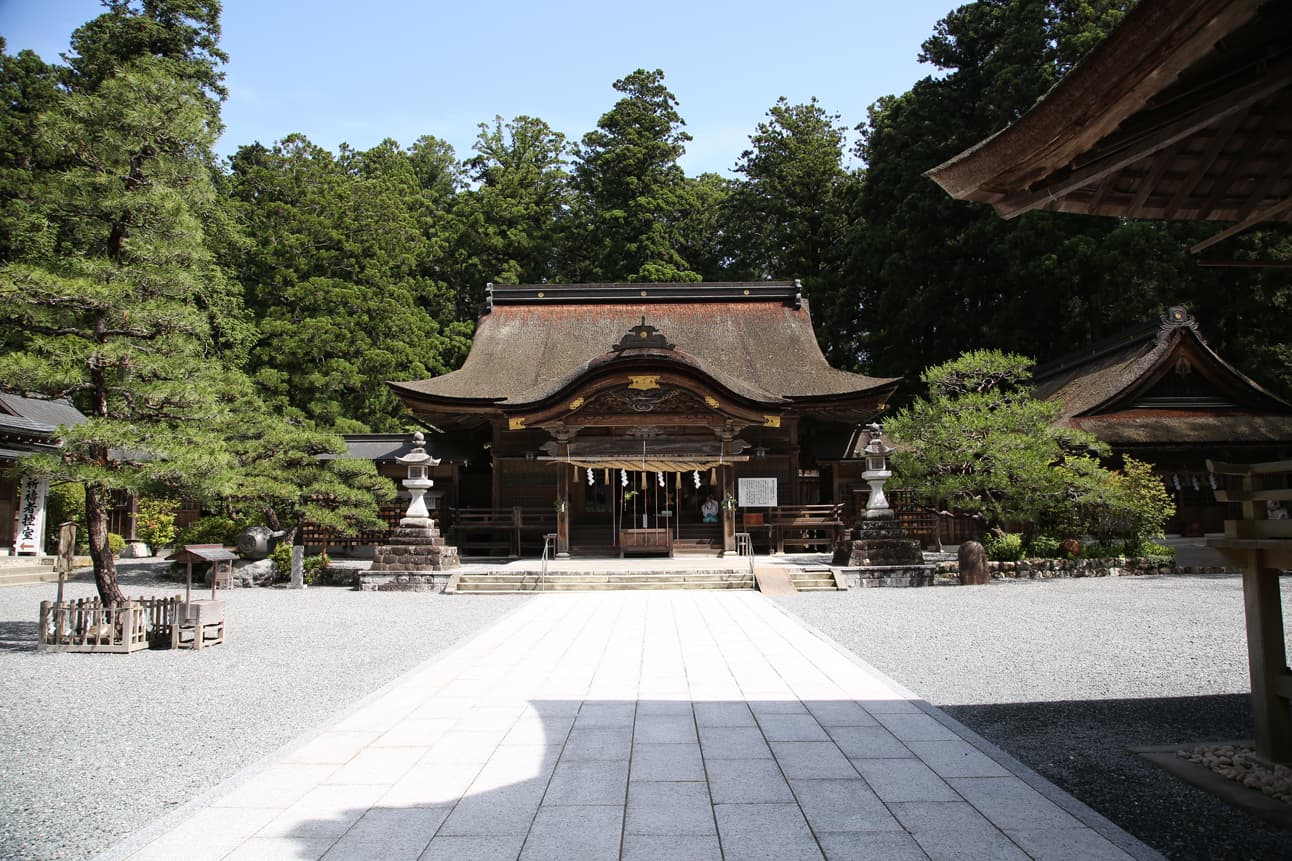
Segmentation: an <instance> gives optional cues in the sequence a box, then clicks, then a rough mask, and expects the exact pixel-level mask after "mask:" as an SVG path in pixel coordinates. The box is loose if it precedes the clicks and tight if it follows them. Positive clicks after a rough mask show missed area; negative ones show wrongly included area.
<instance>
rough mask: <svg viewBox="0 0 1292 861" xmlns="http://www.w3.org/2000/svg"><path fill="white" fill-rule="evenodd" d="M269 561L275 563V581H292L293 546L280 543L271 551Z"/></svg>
mask: <svg viewBox="0 0 1292 861" xmlns="http://www.w3.org/2000/svg"><path fill="white" fill-rule="evenodd" d="M269 561H270V562H272V563H274V579H275V580H278V581H283V580H290V579H291V576H292V545H290V544H284V543H282V542H279V543H278V544H276V545H274V549H273V550H270V551H269Z"/></svg>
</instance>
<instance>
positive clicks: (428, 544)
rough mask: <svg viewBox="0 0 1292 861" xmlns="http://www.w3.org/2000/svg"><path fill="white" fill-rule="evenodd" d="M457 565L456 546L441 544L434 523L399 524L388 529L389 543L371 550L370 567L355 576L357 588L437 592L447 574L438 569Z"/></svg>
mask: <svg viewBox="0 0 1292 861" xmlns="http://www.w3.org/2000/svg"><path fill="white" fill-rule="evenodd" d="M406 519H407V518H406ZM461 564H462V563H461V562H460V561H459V559H458V548H456V547H452V546H449V545H447V544H445V543H444V538H443V536H441V535H440V531H439V529H437V528H436V527H435V525H434V523H429V524H428V525H425V526H421V525H418V526H399V527H397V528H395V529H393V530H391V533H390V543H389V544H383V545H382V546H380V547H378V548H377V549H376V550H375V551H373V555H372V566H371V567H370V568H369V569H368V570H367V571H365V572H363V573H362V574H360V575H359V589H360V590H361V591H365V592H385V591H399V592H427V591H440V590H442V589H443V588H444V585H445V584H446V583H447V582H448V579H449V575H448V574H444V573H439V572H444V571H448V570H450V569H453V568H457V567H458V566H459V565H461Z"/></svg>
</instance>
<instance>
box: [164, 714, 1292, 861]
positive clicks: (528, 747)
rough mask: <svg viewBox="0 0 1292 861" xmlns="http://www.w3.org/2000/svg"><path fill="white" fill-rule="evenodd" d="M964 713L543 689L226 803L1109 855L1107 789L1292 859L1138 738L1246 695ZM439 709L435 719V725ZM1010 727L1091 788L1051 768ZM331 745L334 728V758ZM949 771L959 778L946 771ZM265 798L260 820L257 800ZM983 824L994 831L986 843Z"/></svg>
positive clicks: (443, 833)
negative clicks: (517, 722) (826, 767)
mask: <svg viewBox="0 0 1292 861" xmlns="http://www.w3.org/2000/svg"><path fill="white" fill-rule="evenodd" d="M796 708H797V709H798V711H795V709H796ZM431 711H433V709H431ZM944 711H945V712H946V713H949V714H952V715H953V716H954V718H955V720H960V721H963V722H964V723H965V724H966V725H969V726H970V727H971V728H973V729H975V730H976V731H978V732H979V733H980V734H981V735H982V736H984V737H985V738H986V739H987V741H986V742H984V741H983V740H982V739H979V738H977V737H975V736H974V735H973V733H972V732H971V733H967V734H965V733H964V730H963V728H962V727H959V726H958V725H956V723H955V720H947V719H946V717H945V715H943V714H941V713H940V712H939V711H938V710H935V709H932V708H931V707H929V706H928V705H927V704H925V703H922V702H919V701H906V700H900V699H895V700H876V701H852V700H837V701H835V700H831V701H805V702H803V703H801V704H800V703H799V702H798V701H796V700H792V701H787V702H758V701H749V702H746V701H743V700H734V701H706V702H700V701H695V702H691V701H654V700H641V701H636V702H634V701H593V700H588V701H583V702H578V701H574V702H567V701H535V702H531V703H530V712H529V718H530V719H531V720H532V721H533V722H534V724H535V726H537V727H538V729H539V732H537V733H536V732H530V733H529V735H528V736H527V737H526V738H525V739H524V740H523V743H522V742H521V741H516V740H515V739H512V741H511V742H510V743H508V742H506V741H504V742H501V743H499V742H498V741H497V740H495V741H494V742H493V743H492V745H485V746H484V747H485V748H487V749H488V752H487V753H481V754H479V755H478V756H476V757H475V758H472V755H471V753H470V750H471V743H470V738H469V736H470V730H468V729H465V728H462V724H461V723H458V724H456V726H458V727H459V728H458V729H455V730H453V731H452V732H449V733H441V734H439V735H436V733H437V732H440V731H439V730H436V729H434V728H433V720H434V719H433V718H429V717H428V718H420V719H419V718H416V717H414V718H412V719H411V720H409V721H404V722H402V723H401V725H400V726H401V728H399V729H398V731H399V732H402V733H405V735H404V736H403V737H402V738H401V739H400V740H399V742H398V745H407V746H406V747H400V746H398V745H395V744H392V745H391V746H389V747H385V748H383V747H381V746H380V745H377V744H371V743H369V744H365V745H363V746H362V749H361V750H359V752H358V753H355V754H354V755H346V756H340V755H338V756H336V757H335V759H336V760H337V762H336V764H335V766H334V767H333V768H334V770H332V771H330V773H329V774H328V775H327V777H326V778H325V779H324V780H322V782H318V781H317V780H315V781H314V782H312V783H310V784H309V786H304V785H303V784H302V785H300V786H295V787H294V794H293V786H292V784H291V780H292V777H293V774H294V772H293V768H295V769H298V770H299V771H300V772H301V773H304V771H305V770H307V769H310V768H315V769H318V768H321V767H323V766H322V765H320V764H314V765H311V764H309V760H310V758H311V755H309V754H299V755H296V756H297V761H296V762H295V764H293V761H292V757H291V756H288V757H286V758H285V759H283V760H279V762H278V763H277V764H275V765H273V766H271V767H270V768H269V769H268V770H266V771H265V772H262V773H261V774H258V775H256V776H254V777H253V778H251V780H250V781H249V782H248V783H246V784H244V785H243V786H242V787H239V788H235V789H234V790H232V791H231V792H230V793H228V794H227V795H226V796H225V797H224V798H223V799H222V800H221V801H217V802H216V805H217V806H216V807H213V808H208V809H207V810H206V811H205V813H207V814H212V815H217V816H219V817H222V818H220V819H219V822H220V827H223V828H227V829H231V830H228V831H226V832H225V833H224V839H227V840H228V841H229V844H228V850H229V851H235V852H236V853H239V854H238V857H242V856H243V855H246V856H247V857H261V856H264V857H269V856H271V855H273V856H274V857H277V856H278V855H290V856H291V857H302V858H333V857H336V858H383V859H409V861H436V859H458V858H509V859H516V858H519V857H522V853H523V855H524V856H525V857H530V856H533V857H553V858H555V857H561V858H619V857H634V856H635V853H639V852H640V853H646V854H647V855H650V853H654V855H651V857H656V856H658V857H680V856H679V855H678V854H677V853H681V854H682V855H685V856H686V857H697V858H715V859H717V858H721V857H728V856H730V857H736V856H739V857H744V855H745V854H749V853H752V854H755V855H757V854H758V853H760V852H764V851H766V850H769V849H775V851H776V852H778V853H781V854H786V855H792V856H794V857H799V854H801V855H802V857H809V856H811V857H818V856H817V855H816V854H814V853H820V855H819V857H822V858H825V859H830V858H835V857H851V856H852V855H855V854H856V852H857V851H858V848H859V847H863V846H864V848H865V850H866V851H868V852H872V853H875V852H878V853H879V855H877V856H876V857H924V853H927V854H928V855H929V856H930V857H944V856H945V857H957V855H956V853H957V852H959V851H961V850H962V849H964V851H969V849H972V850H973V851H979V852H980V853H981V852H985V853H986V854H984V855H983V857H994V856H992V854H991V853H992V851H994V850H993V846H994V847H995V850H999V851H1001V852H1007V853H1017V851H1018V846H1017V845H1015V843H1014V842H1011V841H1016V840H1021V841H1022V843H1020V844H1019V845H1023V846H1024V847H1026V845H1027V841H1028V840H1029V839H1036V840H1039V841H1041V842H1045V841H1046V840H1048V839H1049V838H1048V837H1046V836H1045V835H1046V833H1047V832H1050V831H1055V830H1057V831H1063V829H1064V828H1070V827H1072V826H1074V825H1075V824H1076V823H1074V822H1073V821H1072V819H1073V818H1074V817H1075V818H1076V819H1077V820H1080V821H1081V822H1083V823H1085V824H1087V825H1089V826H1090V827H1091V828H1093V830H1094V832H1095V834H1090V835H1089V836H1088V837H1087V838H1082V839H1083V840H1089V841H1093V842H1091V843H1087V844H1086V849H1087V850H1092V851H1093V853H1094V854H1092V855H1091V856H1090V857H1113V856H1114V855H1115V854H1117V850H1116V849H1114V846H1113V844H1117V845H1120V846H1122V848H1125V849H1131V847H1130V844H1128V843H1124V841H1125V837H1124V835H1122V836H1118V835H1117V834H1116V832H1115V829H1111V828H1109V827H1108V825H1107V823H1106V822H1103V820H1101V819H1100V817H1099V816H1096V815H1092V814H1091V813H1090V811H1089V810H1087V809H1086V805H1088V806H1089V807H1090V808H1093V809H1094V810H1095V811H1096V812H1097V813H1101V814H1103V816H1104V817H1106V818H1107V819H1108V820H1111V821H1112V822H1114V823H1116V824H1117V825H1119V826H1121V827H1122V828H1124V829H1126V830H1127V831H1129V832H1130V833H1132V834H1135V835H1136V836H1138V837H1139V838H1140V839H1141V840H1143V841H1144V842H1145V843H1146V844H1148V845H1150V846H1154V847H1155V848H1157V849H1159V850H1161V851H1163V852H1164V853H1165V854H1166V855H1168V857H1171V858H1173V859H1204V858H1205V859H1214V858H1227V857H1279V856H1280V855H1281V853H1283V852H1284V851H1285V849H1286V846H1287V834H1286V833H1284V832H1280V831H1278V830H1277V829H1274V828H1271V827H1268V826H1266V825H1264V824H1263V823H1261V822H1260V821H1259V820H1256V819H1254V818H1253V817H1250V816H1248V815H1246V814H1244V813H1242V812H1240V811H1237V810H1233V809H1231V808H1228V807H1227V806H1226V805H1225V804H1224V803H1223V802H1221V801H1220V800H1218V799H1216V798H1213V797H1211V796H1209V795H1207V794H1205V793H1202V792H1200V791H1198V790H1195V789H1194V788H1193V787H1191V786H1188V785H1187V784H1184V783H1182V782H1181V781H1179V780H1178V779H1176V778H1174V777H1173V776H1171V775H1170V774H1169V773H1167V772H1165V771H1164V770H1162V769H1159V768H1157V767H1156V766H1154V765H1152V764H1150V763H1148V762H1147V761H1145V760H1143V759H1142V758H1141V757H1139V756H1137V755H1135V754H1133V753H1131V752H1129V751H1128V750H1126V745H1127V744H1128V743H1136V744H1137V743H1141V742H1157V743H1163V742H1166V743H1170V742H1171V741H1173V740H1175V739H1179V740H1180V741H1181V742H1184V741H1189V742H1194V741H1200V740H1203V737H1204V736H1206V737H1212V738H1220V737H1228V736H1231V735H1234V734H1239V735H1241V734H1242V733H1243V731H1245V730H1246V729H1247V727H1248V725H1249V720H1250V715H1249V714H1248V711H1249V709H1248V708H1247V704H1246V698H1245V697H1242V696H1239V695H1234V696H1218V697H1197V698H1176V699H1161V700H1140V701H1084V702H1054V703H1021V704H1007V705H990V706H959V707H950V708H946V709H945V710H944ZM429 713H430V711H428V714H429ZM423 724H424V725H425V727H426V733H427V735H426V736H425V737H419V735H418V733H419V732H421V730H420V729H419V727H420V726H421V725H423ZM1113 728H1115V731H1110V729H1113ZM1202 730H1207V732H1205V733H1204V732H1202ZM390 731H396V730H390ZM347 732H350V733H352V734H353V733H354V732H355V730H347ZM336 734H337V738H336V741H337V742H338V743H340V742H344V741H345V739H344V738H343V737H342V736H343V735H344V732H342V731H340V730H337V731H336ZM326 735H327V734H326V733H325V734H324V736H326ZM324 736H320V737H319V738H320V739H321V738H323V737H324ZM993 736H994V738H993ZM809 738H810V739H815V741H806V740H807V739H809ZM993 741H994V742H996V743H998V744H999V745H1000V747H1003V748H1006V749H1007V752H1008V753H1010V754H1012V755H1013V756H1014V757H1016V758H1017V759H1018V760H1019V761H1021V762H1022V763H1024V765H1025V766H1030V767H1031V768H1032V769H1033V770H1035V771H1036V772H1039V773H1041V774H1042V776H1044V777H1046V778H1048V779H1050V780H1052V781H1053V782H1054V783H1055V784H1057V785H1058V786H1059V787H1060V789H1064V790H1067V792H1068V793H1070V794H1071V795H1072V796H1074V797H1075V798H1076V799H1077V801H1078V802H1081V803H1074V802H1073V800H1072V798H1070V797H1068V796H1067V795H1065V794H1064V793H1062V792H1055V791H1054V790H1053V789H1052V788H1050V787H1046V786H1044V784H1043V783H1041V782H1038V781H1036V779H1035V776H1034V775H1031V774H1030V772H1028V769H1027V768H1026V767H1023V768H1020V767H1019V765H1018V764H1017V763H1015V762H1013V760H1011V759H1010V757H1009V756H1001V754H1000V751H999V750H996V748H995V747H993V744H992V742H993ZM805 742H806V743H805ZM315 743H316V742H315V741H310V742H307V744H308V745H313V744H315ZM325 750H326V747H325V746H320V747H319V748H318V752H317V758H318V759H319V760H320V762H322V761H323V760H326V759H327V754H326V753H324V751H325ZM823 761H828V762H830V763H833V767H836V768H838V769H839V771H838V773H831V774H830V775H829V777H826V778H823V777H821V776H820V775H817V776H815V777H811V778H808V777H804V775H803V772H802V771H801V769H804V768H806V767H808V763H809V762H811V763H812V765H811V768H813V769H819V768H820V767H821V764H822V762H823ZM365 768H373V769H376V770H377V771H376V772H365V770H364V769H365ZM382 769H388V771H387V772H384V773H383V772H382V771H381V770H382ZM935 774H936V777H935ZM1011 777H1020V778H1022V780H1023V782H1024V783H1026V784H1028V786H1030V787H1031V788H1030V789H1029V788H1027V787H1020V786H1018V784H1017V783H1014V784H1013V785H1014V786H1015V787H1017V788H1016V789H1014V790H1008V791H1005V789H1004V788H1002V791H1003V792H1005V795H1002V796H1000V797H999V798H993V797H991V791H992V790H988V789H986V785H988V784H992V783H993V779H1005V778H1011ZM922 782H923V784H924V788H923V789H921V790H919V791H921V792H926V791H933V792H934V793H935V794H936V792H944V793H945V794H946V796H947V797H946V798H942V799H940V800H942V801H944V802H953V803H951V804H945V805H943V807H946V808H947V809H948V813H947V818H946V819H945V820H941V819H939V818H938V816H937V815H934V814H933V813H930V812H929V811H930V810H932V809H934V808H937V807H938V805H936V804H924V805H921V804H915V805H911V804H903V803H894V802H900V800H901V797H902V793H903V792H905V791H906V786H907V785H908V783H909V784H910V785H920V784H921V783H922ZM930 782H932V783H936V784H938V785H939V786H940V787H941V788H940V789H939V788H938V787H934V790H929V789H928V785H929V783H930ZM975 783H976V784H978V785H979V786H978V788H977V789H975V787H974V786H973V784H975ZM1033 790H1035V792H1033ZM980 792H985V793H986V794H985V795H984V794H976V793H980ZM1018 792H1022V793H1024V795H1019V794H1018ZM1011 793H1013V794H1011ZM1006 796H1008V797H1006ZM965 801H968V802H969V805H967V804H965V803H964V802H965ZM970 805H973V806H974V807H975V808H977V809H978V810H979V811H980V812H981V813H982V815H984V816H986V817H987V818H988V819H990V820H991V821H992V823H993V824H994V825H995V826H996V829H999V830H995V829H990V830H989V831H990V833H987V834H985V835H984V834H983V833H981V831H979V832H978V833H977V836H976V837H975V836H972V835H970V834H969V832H965V831H964V829H963V828H962V827H960V826H962V825H963V824H964V822H963V815H964V814H963V812H959V813H958V812H957V811H965V810H968V809H969V806H970ZM269 807H272V808H274V809H273V810H268V809H266V808H269ZM1020 807H1021V808H1022V811H1021V812H1020ZM920 808H924V809H923V810H921V809H920ZM951 808H956V810H951ZM221 810H222V812H221ZM213 811H215V812H214V813H213ZM253 811H255V812H256V815H259V816H260V817H261V818H260V819H258V820H254V821H253V820H252V819H250V818H248V817H252V816H253ZM953 813H954V814H956V815H951V814H953ZM974 815H976V814H974ZM957 816H960V817H961V820H960V821H959V824H958V823H957V821H953V820H956V818H957ZM979 821H980V822H981V820H979ZM1101 822H1102V823H1103V824H1100V823H1101ZM193 823H197V824H196V825H194V824H193ZM214 826H215V823H214V822H213V821H212V820H211V819H210V818H209V817H208V818H207V819H206V820H201V819H199V817H193V818H192V819H190V820H189V821H187V822H185V823H184V824H182V825H181V826H180V827H179V828H178V829H176V830H175V831H172V832H171V833H170V834H169V835H167V836H164V837H163V838H161V839H160V841H159V842H158V843H156V844H154V845H153V846H152V847H150V850H149V851H150V852H151V853H153V854H150V855H149V856H148V857H153V855H155V854H156V853H157V852H158V851H163V850H165V849H166V848H167V847H172V848H175V849H176V850H179V849H180V848H181V847H182V846H183V845H185V841H187V840H192V839H195V838H198V837H202V835H203V834H205V835H206V838H204V839H207V838H209V837H210V835H211V833H212V829H213V828H214ZM239 826H244V827H243V828H242V830H241V832H239V831H238V827H239ZM203 828H205V829H206V831H205V832H203V831H202V829H203ZM193 829H196V830H193ZM972 830H973V829H970V831H972ZM190 831H191V833H189V832H190ZM1029 834H1031V835H1032V837H1031V838H1029V836H1028V835H1029ZM1037 835H1040V836H1037ZM1097 835H1099V836H1097ZM967 840H969V841H972V840H976V841H979V842H978V843H976V844H975V845H974V846H972V847H969V849H966V848H965V846H966V845H967V844H965V841H967ZM1105 841H1112V843H1108V842H1105ZM997 844H999V845H997ZM1096 844H1097V845H1096ZM189 845H191V844H189ZM1059 845H1061V841H1060V842H1059V843H1056V844H1055V845H1054V846H1051V847H1050V849H1054V848H1056V847H1057V846H1059ZM1100 847H1102V848H1100ZM1131 851H1132V852H1133V851H1134V850H1133V849H1131ZM248 853H250V854H248ZM796 853H799V854H796ZM947 853H950V854H947ZM1010 857H1013V855H1012V854H1011V855H1010ZM1119 857H1121V856H1119Z"/></svg>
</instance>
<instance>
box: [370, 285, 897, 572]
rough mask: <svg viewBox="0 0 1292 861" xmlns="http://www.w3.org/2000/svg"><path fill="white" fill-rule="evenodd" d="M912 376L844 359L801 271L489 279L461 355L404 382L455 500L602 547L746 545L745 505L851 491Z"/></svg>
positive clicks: (829, 498)
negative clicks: (444, 368) (607, 279)
mask: <svg viewBox="0 0 1292 861" xmlns="http://www.w3.org/2000/svg"><path fill="white" fill-rule="evenodd" d="M899 382H900V380H898V379H877V378H873V377H868V376H863V375H861V374H855V373H850V372H847V371H842V370H839V369H837V368H833V367H831V366H830V364H829V363H828V362H827V361H826V359H825V356H824V355H823V354H822V352H821V349H820V347H819V346H818V344H817V340H816V336H815V334H814V331H813V327H812V318H811V314H810V311H809V307H808V302H807V300H806V299H804V298H803V297H802V294H801V291H800V289H799V286H798V285H797V283H795V282H783V281H780V282H777V281H757V282H748V283H697V284H533V285H518V286H491V287H489V288H488V290H487V294H486V300H485V305H484V307H483V308H482V311H481V315H480V319H479V322H478V325H477V328H476V334H475V337H474V340H473V342H472V345H471V350H470V353H469V355H468V356H467V358H466V361H465V362H464V363H463V365H462V367H461V368H460V369H458V370H456V371H453V372H451V373H448V374H444V375H442V376H438V377H433V378H431V379H426V380H417V381H411V382H392V383H390V385H391V387H392V389H393V390H394V392H395V393H396V394H397V395H398V396H399V397H400V398H401V399H402V400H403V401H404V403H405V404H407V405H408V407H409V409H410V410H411V411H412V412H413V414H414V415H415V416H416V417H417V418H418V419H419V420H420V421H421V422H423V423H424V424H426V425H427V426H428V427H430V428H431V429H432V430H433V431H434V433H433V434H432V436H431V438H430V439H429V441H428V447H429V448H430V450H431V452H432V453H433V454H436V455H437V456H440V457H443V458H445V463H444V464H443V465H442V466H440V467H438V468H437V469H436V471H435V473H434V477H435V480H436V488H437V490H438V491H441V492H442V493H443V497H442V501H441V502H440V503H439V504H440V505H441V510H442V511H444V510H447V509H450V508H452V509H455V510H456V509H464V508H468V507H475V508H477V509H487V510H492V511H502V510H507V509H512V510H515V509H518V508H527V509H530V510H533V511H545V512H547V513H548V514H549V517H550V516H552V515H554V519H555V532H556V534H557V535H558V544H559V550H560V551H561V552H569V551H570V550H571V548H574V549H575V551H576V552H579V551H580V550H586V552H589V553H592V552H604V551H618V552H624V551H625V550H626V549H633V548H637V549H642V550H650V549H659V548H653V547H652V545H653V544H654V543H656V542H659V541H669V542H671V541H672V540H674V539H676V538H678V537H679V536H682V535H684V534H686V535H693V536H694V535H700V536H706V535H707V536H709V537H710V538H711V540H712V542H713V546H714V547H715V549H719V548H720V549H721V550H722V551H726V552H730V551H731V550H733V549H734V547H733V545H732V542H733V540H734V533H735V527H736V518H737V516H740V517H742V518H747V520H746V522H749V521H750V520H752V521H753V522H756V518H757V511H758V510H759V509H760V508H767V507H772V506H785V505H800V504H817V503H830V502H837V503H845V504H850V503H851V502H852V494H853V493H854V491H856V492H862V491H864V489H865V488H866V485H865V483H864V482H863V481H862V480H861V472H862V471H863V469H864V460H863V459H861V458H859V457H858V456H857V450H858V448H859V446H858V442H859V440H860V439H861V437H860V434H859V429H860V427H861V426H862V425H864V424H865V423H866V422H868V421H870V420H872V419H873V418H874V417H875V416H877V415H878V414H879V413H880V411H882V409H883V408H884V405H885V403H886V401H887V400H888V399H889V397H890V396H891V395H892V393H893V391H894V390H895V389H896V388H897V386H898V384H899ZM670 546H671V545H670Z"/></svg>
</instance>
